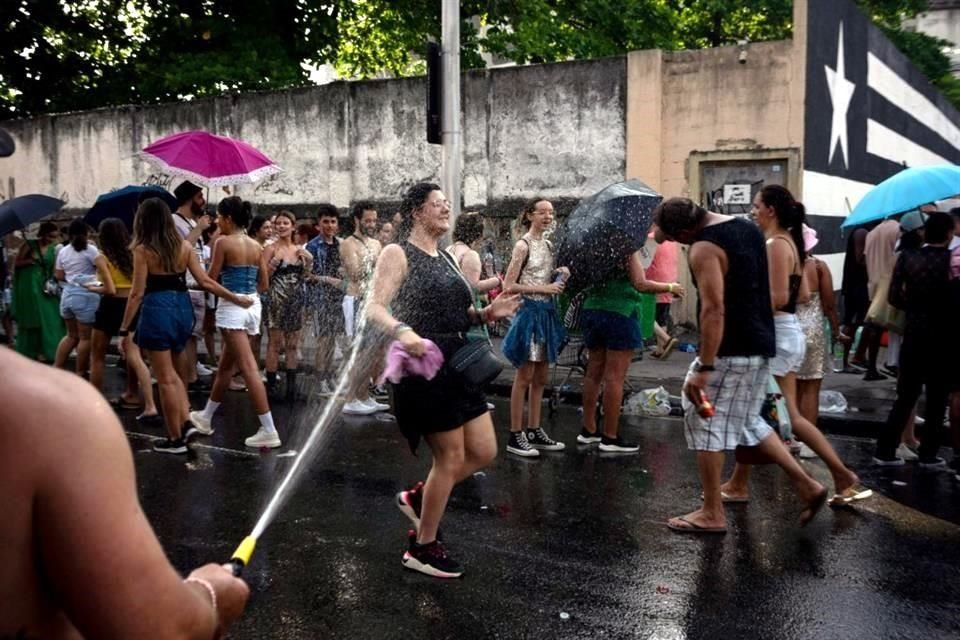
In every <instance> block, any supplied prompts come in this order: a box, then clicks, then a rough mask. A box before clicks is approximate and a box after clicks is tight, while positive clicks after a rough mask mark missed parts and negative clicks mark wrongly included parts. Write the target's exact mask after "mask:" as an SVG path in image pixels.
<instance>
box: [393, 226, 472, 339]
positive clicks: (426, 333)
mask: <svg viewBox="0 0 960 640" xmlns="http://www.w3.org/2000/svg"><path fill="white" fill-rule="evenodd" d="M400 246H401V248H403V252H404V253H405V254H406V256H407V277H406V279H405V280H404V281H403V284H402V285H400V289H399V291H397V295H396V297H395V298H394V301H393V304H391V305H390V306H391V309H392V311H393V316H394V317H395V318H396V319H397V320H400V321H401V322H404V323H405V324H408V325H410V328H411V329H413V330H414V331H415V332H416V333H417V335H419V336H420V337H422V338H429V339H431V340H433V341H434V342H436V343H437V345H438V346H440V349H441V351H443V352H444V356H447V355H448V353H447V351H448V349H447V348H445V346H447V345H450V346H454V345H453V344H452V343H459V344H463V343H464V340H465V338H464V335H463V334H466V332H467V331H469V330H470V325H471V323H470V316H469V313H468V310H469V309H470V306H471V304H472V303H473V299H472V295H471V292H470V289H468V288H467V284H466V282H465V281H464V280H463V278H462V277H461V276H460V275H459V274H458V273H457V272H455V271H454V269H453V266H452V265H451V264H450V263H449V262H448V261H447V260H446V258H444V256H443V255H441V254H440V252H438V254H437V255H436V256H431V255H430V254H428V253H425V252H424V251H423V250H422V249H420V248H418V247H417V246H415V245H413V244H411V243H409V242H404V243H402V244H401V245H400Z"/></svg>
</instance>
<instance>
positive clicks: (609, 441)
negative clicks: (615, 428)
mask: <svg viewBox="0 0 960 640" xmlns="http://www.w3.org/2000/svg"><path fill="white" fill-rule="evenodd" d="M600 451H606V452H607V453H636V452H637V451H640V445H636V444H633V443H631V442H626V441H625V440H624V439H623V438H621V437H620V436H617V437H616V438H608V437H607V436H602V437H601V438H600Z"/></svg>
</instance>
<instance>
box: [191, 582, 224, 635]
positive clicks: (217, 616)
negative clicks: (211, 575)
mask: <svg viewBox="0 0 960 640" xmlns="http://www.w3.org/2000/svg"><path fill="white" fill-rule="evenodd" d="M183 582H184V584H186V583H188V582H193V583H195V584H199V585H200V586H202V587H203V588H204V589H206V590H207V593H209V594H210V604H211V605H212V606H213V620H214V622H215V623H216V624H217V626H219V625H220V614H218V613H217V592H216V591H215V590H214V588H213V585H212V584H210V582H209V581H208V580H204V579H203V578H195V577H193V576H190V577H189V578H185V579H184V581H183Z"/></svg>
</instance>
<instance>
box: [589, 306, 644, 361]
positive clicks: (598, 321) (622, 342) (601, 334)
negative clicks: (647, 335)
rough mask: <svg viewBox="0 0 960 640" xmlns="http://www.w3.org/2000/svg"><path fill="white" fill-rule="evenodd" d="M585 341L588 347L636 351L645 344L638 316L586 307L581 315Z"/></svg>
mask: <svg viewBox="0 0 960 640" xmlns="http://www.w3.org/2000/svg"><path fill="white" fill-rule="evenodd" d="M580 325H581V327H582V329H583V342H584V344H586V345H587V349H608V350H610V351H634V350H636V349H639V348H640V347H642V346H643V335H642V334H641V333H640V322H639V320H637V316H636V315H634V316H631V317H629V318H628V317H627V316H625V315H623V314H620V313H614V312H612V311H602V310H600V309H584V310H583V311H582V312H581V315H580Z"/></svg>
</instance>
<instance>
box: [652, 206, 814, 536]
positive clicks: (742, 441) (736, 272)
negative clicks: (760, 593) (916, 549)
mask: <svg viewBox="0 0 960 640" xmlns="http://www.w3.org/2000/svg"><path fill="white" fill-rule="evenodd" d="M654 220H655V222H656V224H657V227H658V232H657V236H658V237H657V239H658V241H660V240H661V239H662V238H666V239H668V240H675V241H676V242H680V243H683V244H688V245H690V251H689V254H688V259H689V261H690V269H691V271H692V272H693V276H694V282H695V284H696V285H697V289H698V291H699V294H700V299H699V301H698V305H697V306H698V310H699V318H700V350H699V351H700V352H699V357H698V358H697V359H696V360H694V361H693V364H691V366H690V370H689V372H688V373H687V378H686V380H685V382H684V389H683V391H684V393H683V407H684V435H685V436H686V440H687V446H688V447H689V448H690V449H692V450H694V451H696V452H697V465H698V466H699V468H700V477H701V479H702V482H703V507H702V508H701V509H698V510H697V511H694V512H692V513H688V514H686V515H684V516H680V517H677V518H672V519H670V520H669V521H668V523H667V526H668V527H670V528H671V529H673V530H674V531H678V532H682V533H723V532H726V516H725V514H724V510H723V496H722V493H721V491H720V483H721V478H720V474H721V472H722V470H723V462H724V456H725V451H727V450H729V449H735V448H737V447H738V446H742V447H751V448H753V449H754V450H755V451H757V452H758V453H759V455H761V456H762V457H764V458H765V459H767V460H769V461H771V462H774V463H776V464H778V465H779V466H780V467H782V468H783V469H784V471H786V472H787V475H789V476H790V479H791V480H792V481H793V483H794V485H795V487H796V489H797V493H798V494H799V496H800V499H801V500H802V501H803V502H804V503H805V504H806V505H807V507H808V508H807V509H806V510H805V511H804V513H803V514H802V515H801V523H803V524H805V523H806V522H807V521H809V520H810V519H811V518H812V517H813V515H814V514H815V513H816V510H817V509H819V507H820V506H822V505H823V503H824V502H825V500H826V496H827V490H826V489H825V488H824V487H823V486H822V485H821V484H820V483H818V482H816V481H815V480H813V479H812V478H811V477H810V476H809V475H807V473H806V472H805V471H804V470H803V469H802V468H801V467H800V465H799V464H798V463H797V461H796V460H794V459H793V456H791V455H790V452H789V451H788V450H787V448H786V447H785V446H784V445H783V443H782V442H781V441H780V437H779V436H778V435H777V434H776V433H775V432H774V431H773V429H772V428H771V427H770V426H769V425H768V424H767V423H766V422H765V421H764V420H763V418H761V416H760V409H761V406H762V405H763V401H764V398H765V396H766V391H767V380H768V379H769V377H770V369H769V362H768V361H769V358H771V357H772V356H773V355H774V354H775V353H776V344H775V340H774V328H773V308H772V307H773V305H772V304H771V301H770V283H769V276H768V271H767V253H766V248H765V246H764V239H763V235H762V234H761V233H760V230H759V229H757V228H756V226H754V225H752V224H750V223H748V222H746V221H744V220H741V219H739V218H734V217H732V216H724V215H720V214H717V213H711V212H708V211H706V210H705V209H703V207H700V206H698V205H696V204H695V203H694V202H692V201H691V200H689V199H687V198H671V199H669V200H666V201H664V202H663V203H662V204H661V205H660V206H659V207H657V209H656V210H655V211H654ZM710 403H712V411H711V405H710Z"/></svg>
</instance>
